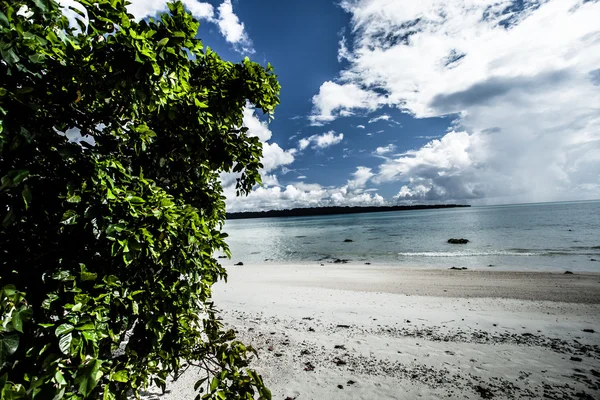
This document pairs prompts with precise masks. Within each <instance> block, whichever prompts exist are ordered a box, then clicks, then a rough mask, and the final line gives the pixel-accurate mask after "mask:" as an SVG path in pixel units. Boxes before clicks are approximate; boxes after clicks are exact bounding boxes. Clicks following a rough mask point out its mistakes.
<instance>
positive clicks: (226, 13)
mask: <svg viewBox="0 0 600 400" xmlns="http://www.w3.org/2000/svg"><path fill="white" fill-rule="evenodd" d="M217 24H218V25H219V30H220V31H221V34H222V35H223V36H224V37H225V40H227V41H228V42H229V43H232V44H234V45H236V46H237V47H239V48H240V49H241V51H242V52H243V53H249V54H252V53H254V49H253V48H252V41H251V40H250V39H249V38H248V35H247V33H246V30H245V29H244V23H243V22H240V20H239V18H238V16H237V15H235V13H234V12H233V5H232V4H231V0H224V1H223V3H221V5H220V6H219V18H218V20H217Z"/></svg>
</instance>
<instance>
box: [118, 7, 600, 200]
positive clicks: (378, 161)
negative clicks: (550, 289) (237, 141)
mask: <svg viewBox="0 0 600 400" xmlns="http://www.w3.org/2000/svg"><path fill="white" fill-rule="evenodd" d="M130 1H131V2H132V4H131V5H130V6H129V11H130V12H131V13H132V14H134V15H135V17H136V18H145V17H148V16H153V15H156V13H157V12H161V11H164V10H165V9H166V3H165V1H163V0H130ZM183 3H184V5H185V6H186V8H187V9H188V10H189V11H190V12H192V13H193V14H194V16H195V17H196V18H197V19H198V20H199V21H200V22H201V26H200V29H199V32H198V37H200V38H201V39H202V40H203V42H204V44H205V45H206V46H210V47H211V48H212V49H213V50H215V51H216V52H217V53H219V55H220V56H221V57H222V58H224V59H226V60H230V61H234V62H237V61H241V60H242V59H243V57H244V56H249V57H250V58H251V59H252V60H254V61H256V62H259V63H261V64H263V65H266V63H267V62H270V63H271V64H272V65H273V66H274V67H275V71H276V74H277V75H278V77H279V81H280V83H281V86H282V90H281V105H280V106H279V107H278V108H277V110H276V112H275V119H274V120H273V121H272V122H271V123H270V124H268V125H267V123H266V118H264V116H262V113H261V112H260V111H255V110H254V108H253V107H252V105H248V106H247V107H246V109H245V110H244V124H245V125H246V126H247V127H248V128H249V132H250V133H251V134H252V135H255V136H258V137H259V138H260V139H261V141H262V142H263V146H264V147H263V152H264V155H263V165H264V168H263V170H262V175H263V185H262V186H257V187H256V188H255V190H254V191H253V192H252V193H251V194H250V195H249V196H248V197H241V198H236V197H235V190H234V185H235V176H233V175H231V174H223V175H222V181H223V185H224V189H225V194H226V196H227V206H228V211H254V210H268V209H282V208H292V207H318V206H332V205H343V206H345V205H395V204H430V203H466V204H472V205H483V204H506V203H523V202H545V201H567V200H587V199H599V198H600V25H599V24H598V21H599V20H600V1H594V0H421V1H414V0H335V1H329V0H303V1H298V0H286V1H279V0H264V1H262V0H260V1H259V0H216V1H198V0H184V1H183Z"/></svg>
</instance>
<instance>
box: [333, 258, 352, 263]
mask: <svg viewBox="0 0 600 400" xmlns="http://www.w3.org/2000/svg"><path fill="white" fill-rule="evenodd" d="M348 261H350V260H343V259H341V258H336V259H335V260H334V261H333V263H334V264H346V263H347V262H348Z"/></svg>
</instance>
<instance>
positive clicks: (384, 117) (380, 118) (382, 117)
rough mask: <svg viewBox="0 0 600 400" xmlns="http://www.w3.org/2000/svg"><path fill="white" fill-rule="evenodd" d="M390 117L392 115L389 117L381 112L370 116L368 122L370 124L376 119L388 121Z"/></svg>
mask: <svg viewBox="0 0 600 400" xmlns="http://www.w3.org/2000/svg"><path fill="white" fill-rule="evenodd" d="M390 118H392V117H390V116H389V115H387V114H381V115H380V116H378V117H374V118H371V119H370V120H369V124H372V123H374V122H377V121H389V119H390Z"/></svg>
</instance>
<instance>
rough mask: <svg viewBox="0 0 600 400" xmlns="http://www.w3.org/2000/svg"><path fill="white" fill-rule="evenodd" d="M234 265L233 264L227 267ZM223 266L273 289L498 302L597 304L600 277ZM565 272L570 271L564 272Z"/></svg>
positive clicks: (390, 268) (352, 265)
mask: <svg viewBox="0 0 600 400" xmlns="http://www.w3.org/2000/svg"><path fill="white" fill-rule="evenodd" d="M230 264H233V263H230ZM224 265H225V266H226V267H227V270H228V273H229V274H235V275H247V274H246V271H247V270H251V271H252V273H251V274H248V275H250V276H246V277H245V278H244V279H245V280H247V281H248V282H251V281H252V276H251V275H253V274H255V273H257V274H266V275H268V277H266V278H264V279H262V280H265V281H268V282H270V283H272V284H277V285H292V286H306V287H313V288H314V287H316V288H327V289H339V290H349V291H358V292H383V293H391V294H403V295H411V296H430V297H455V298H503V299H516V300H532V301H533V300H539V301H555V302H565V303H582V304H600V273H597V272H576V273H570V274H569V273H567V274H565V272H566V270H565V272H542V271H510V270H504V269H487V270H483V269H465V270H460V269H434V268H428V267H424V268H422V267H413V266H395V265H385V264H375V265H373V264H371V265H364V264H357V263H345V264H333V263H327V264H324V265H320V264H318V263H317V265H315V264H314V263H310V264H309V263H306V264H300V263H268V264H248V265H247V264H244V265H242V266H235V265H226V263H224ZM569 272H570V271H569Z"/></svg>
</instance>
